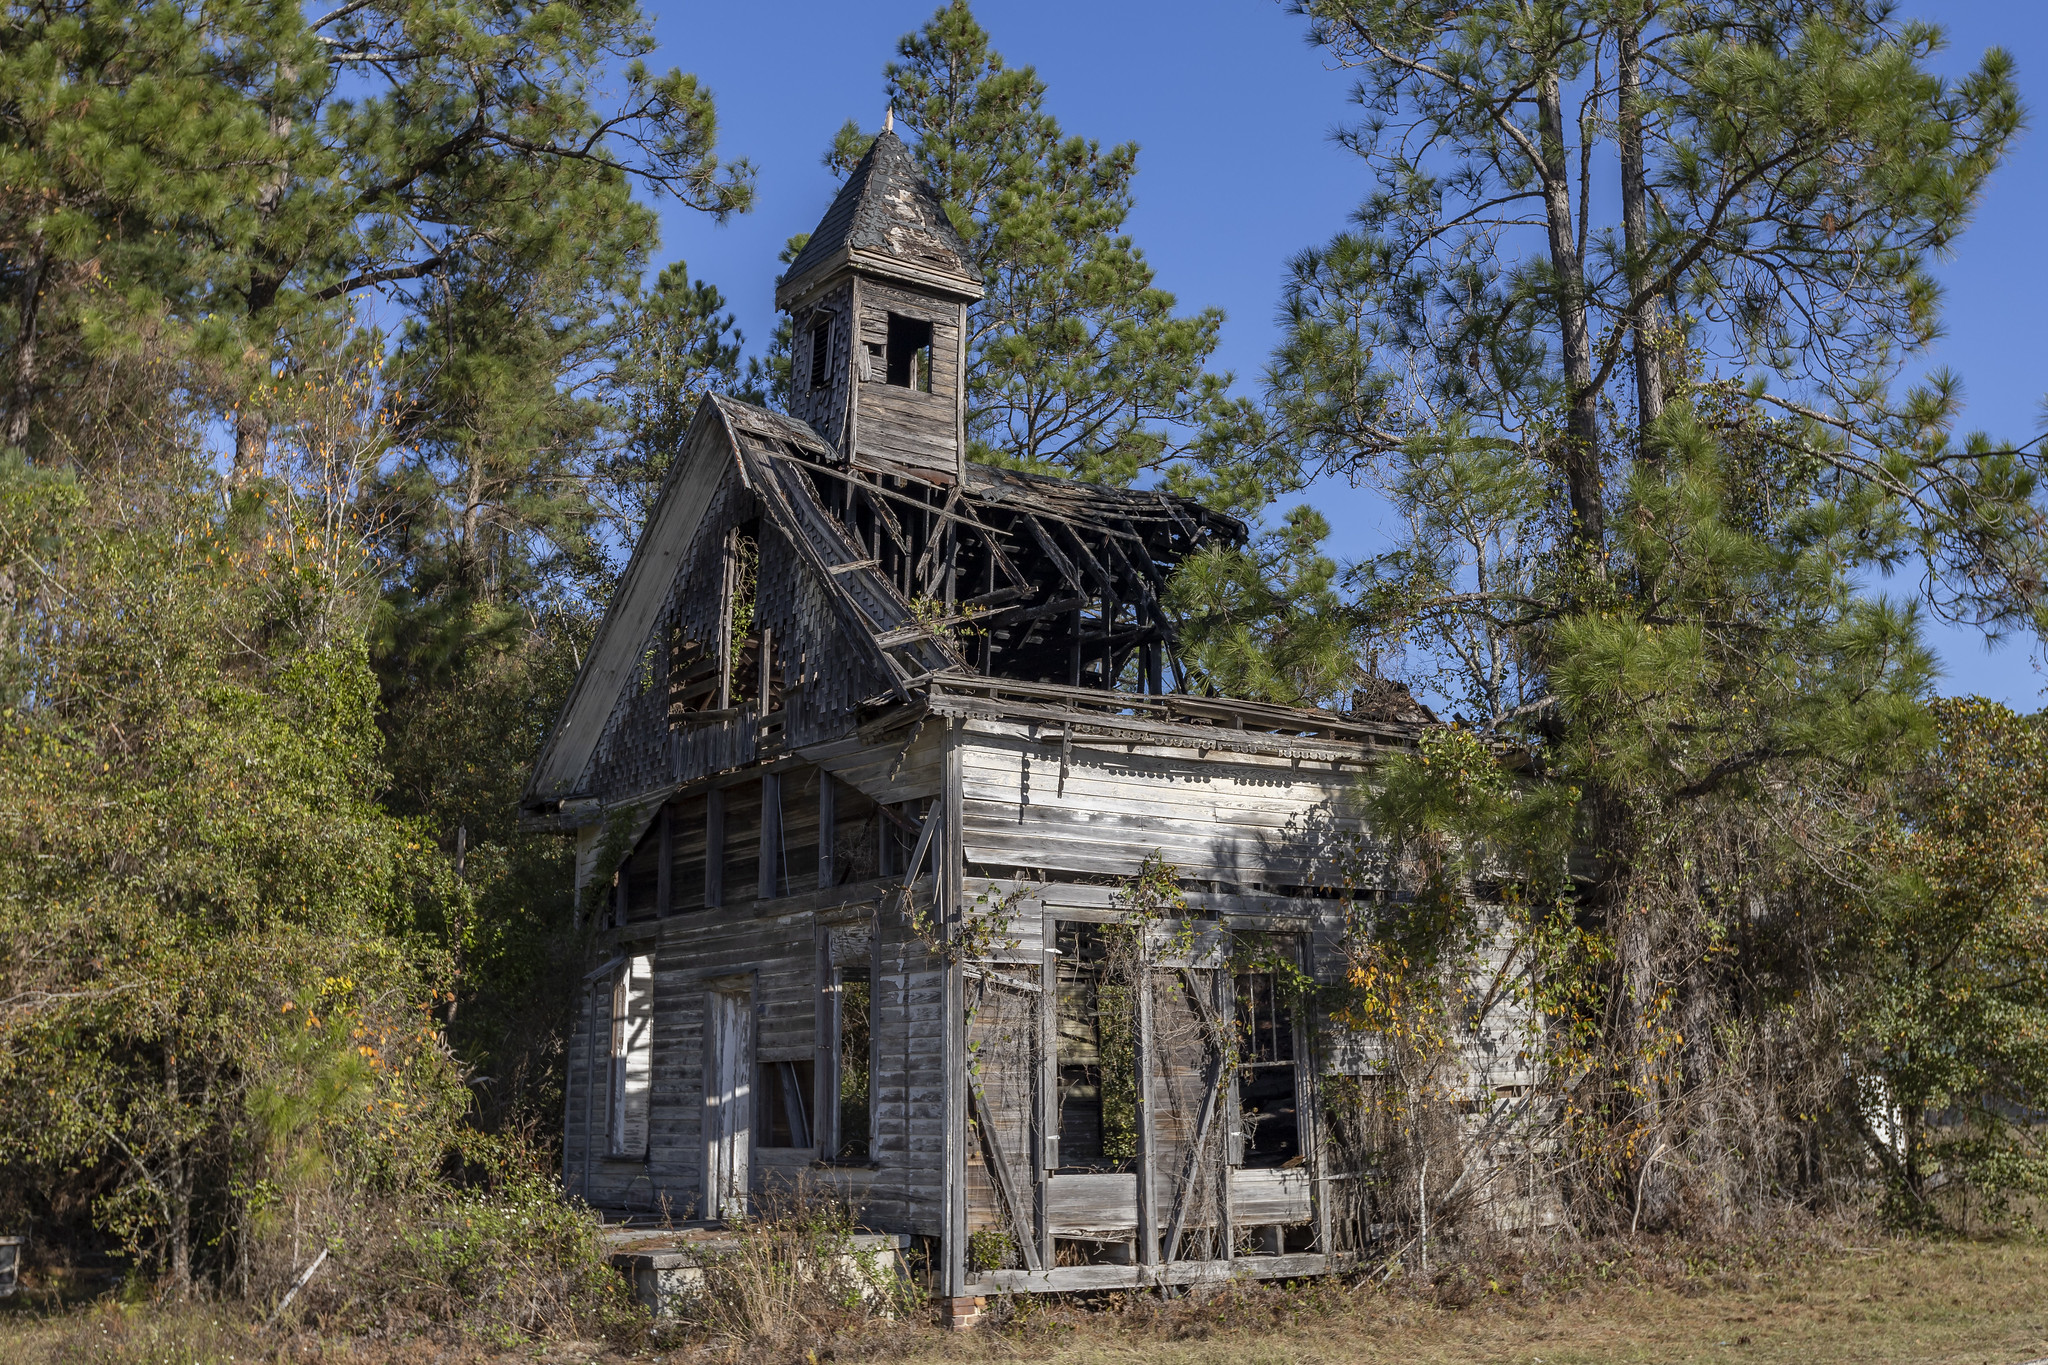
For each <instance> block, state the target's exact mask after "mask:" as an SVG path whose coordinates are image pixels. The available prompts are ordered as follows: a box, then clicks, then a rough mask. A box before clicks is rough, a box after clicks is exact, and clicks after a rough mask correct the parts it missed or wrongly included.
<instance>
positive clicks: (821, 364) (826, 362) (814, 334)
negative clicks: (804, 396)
mask: <svg viewBox="0 0 2048 1365" xmlns="http://www.w3.org/2000/svg"><path fill="white" fill-rule="evenodd" d="M811 387H812V388H814V389H829V388H831V387H832V316H831V314H829V313H822V314H820V315H819V316H818V317H817V318H816V319H814V320H813V321H812V323H811Z"/></svg>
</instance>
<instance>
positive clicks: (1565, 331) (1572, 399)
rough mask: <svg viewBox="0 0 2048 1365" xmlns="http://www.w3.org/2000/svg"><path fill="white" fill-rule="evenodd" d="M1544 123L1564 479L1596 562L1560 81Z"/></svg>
mask: <svg viewBox="0 0 2048 1365" xmlns="http://www.w3.org/2000/svg"><path fill="white" fill-rule="evenodd" d="M1537 109H1538V114H1539V116H1540V119H1541V124H1542V127H1541V133H1542V139H1543V143H1542V151H1543V164H1542V166H1541V167H1540V168H1539V171H1540V174H1541V177H1542V181H1543V213H1544V219H1545V223H1546V226H1547V227H1548V228H1549V233H1550V266H1551V270H1552V272H1553V273H1554V274H1555V276H1556V288H1557V322H1558V334H1559V342H1560V347H1561V350H1562V351H1563V359H1564V375H1565V384H1566V387H1567V392H1568V394H1569V403H1570V406H1569V409H1568V411H1567V414H1566V418H1565V451H1564V475H1565V489H1566V494H1567V496H1568V497H1569V498H1570V501H1571V509H1572V516H1573V519H1574V521H1575V523H1576V524H1575V525H1574V527H1573V533H1572V539H1573V542H1574V544H1575V545H1576V546H1577V547H1578V549H1579V551H1580V554H1581V557H1582V559H1584V560H1585V561H1587V562H1589V563H1590V562H1594V561H1597V560H1598V558H1599V556H1600V549H1601V545H1602V542H1603V541H1604V540H1605V539H1606V533H1607V516H1606V507H1605V503H1604V501H1603V499H1602V496H1601V475H1600V414H1599V408H1598V399H1599V395H1598V394H1597V393H1595V392H1594V390H1593V345H1592V336H1591V333H1590V331H1589V330H1588V327H1587V323H1586V274H1585V267H1584V263H1583V262H1582V261H1581V260H1580V259H1579V246H1578V239H1577V235H1576V232H1575V230H1574V227H1573V224H1572V197H1571V168H1570V166H1569V165H1568V164H1567V163H1566V159H1565V147H1564V111H1563V100H1562V95H1561V93H1560V90H1559V87H1558V78H1557V75H1556V73H1554V72H1553V73H1551V74H1549V75H1546V76H1545V77H1543V80H1542V84H1541V85H1540V86H1539V87H1538V91H1537Z"/></svg>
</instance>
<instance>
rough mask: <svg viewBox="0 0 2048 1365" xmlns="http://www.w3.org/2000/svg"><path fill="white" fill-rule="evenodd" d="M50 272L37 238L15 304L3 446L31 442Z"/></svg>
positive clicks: (0, 443)
mask: <svg viewBox="0 0 2048 1365" xmlns="http://www.w3.org/2000/svg"><path fill="white" fill-rule="evenodd" d="M49 274H50V254H49V252H48V251H47V250H45V249H44V247H43V243H42V239H41V238H37V239H36V245H35V251H34V256H33V259H32V263H31V264H30V266H29V268H28V269H27V270H25V271H23V272H22V277H21V296H20V300H19V302H18V303H17V304H16V308H15V333H14V364H13V370H14V373H13V375H12V376H10V379H11V382H10V384H9V385H8V397H7V427H6V430H5V431H4V432H0V446H16V447H20V446H24V445H26V444H27V442H28V424H29V413H30V411H31V410H32V409H33V408H34V406H35V387H36V379H37V377H38V357H37V354H36V326H37V322H38V319H39V318H40V317H41V314H42V307H43V287H44V285H45V284H46V283H47V282H48V279H49Z"/></svg>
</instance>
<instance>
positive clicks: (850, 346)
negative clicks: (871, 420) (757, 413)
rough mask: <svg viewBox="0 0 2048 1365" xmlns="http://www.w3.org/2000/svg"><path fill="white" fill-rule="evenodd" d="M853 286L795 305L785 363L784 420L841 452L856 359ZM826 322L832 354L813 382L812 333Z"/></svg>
mask: <svg viewBox="0 0 2048 1365" xmlns="http://www.w3.org/2000/svg"><path fill="white" fill-rule="evenodd" d="M853 292H854V285H853V281H852V280H850V279H847V280H842V281H841V282H840V283H838V284H837V285H834V286H833V287H832V288H830V289H828V290H825V291H823V292H821V293H819V294H817V295H816V296H815V297H813V298H809V299H804V300H801V301H800V302H798V304H797V306H796V308H795V309H794V311H793V313H792V317H793V318H794V320H795V325H796V330H795V335H794V338H793V344H794V352H793V354H792V355H791V357H790V360H791V367H792V369H791V374H790V395H789V399H790V401H789V414H790V416H792V417H794V418H796V419H797V420H798V421H801V422H804V423H807V424H808V425H809V426H810V428H811V430H813V431H815V432H817V433H818V436H819V438H820V439H822V440H823V441H824V442H825V444H827V445H829V446H831V447H832V448H833V449H835V450H839V451H842V452H843V451H844V450H845V449H846V436H847V420H848V415H849V413H850V411H851V405H852V401H853V386H854V383H855V377H856V376H857V375H858V374H859V373H860V371H859V368H858V367H859V362H860V357H859V356H858V355H856V354H855V351H854V319H853ZM821 317H822V318H824V319H826V320H827V322H828V325H829V329H830V330H829V331H828V333H827V335H828V336H829V337H830V338H831V354H830V355H828V356H827V357H826V373H825V376H824V377H825V382H824V383H823V384H819V383H817V382H816V380H815V378H814V376H813V374H812V371H811V363H812V355H811V328H812V326H813V325H814V323H815V322H816V321H817V320H818V319H819V318H821Z"/></svg>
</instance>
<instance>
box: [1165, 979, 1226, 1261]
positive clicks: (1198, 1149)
mask: <svg viewBox="0 0 2048 1365" xmlns="http://www.w3.org/2000/svg"><path fill="white" fill-rule="evenodd" d="M1179 974H1180V979H1181V983H1182V984H1183V985H1184V986H1185V987H1186V989H1187V993H1188V997H1189V999H1191V1000H1193V1001H1194V1002H1195V1009H1196V1011H1197V1012H1199V1013H1200V1014H1201V1016H1202V1022H1203V1023H1204V1024H1205V1025H1207V1026H1208V1028H1209V1034H1210V1037H1211V1039H1212V1040H1213V1041H1214V1042H1215V1044H1216V1055H1215V1056H1214V1057H1213V1058H1212V1059H1211V1060H1210V1062H1209V1074H1208V1076H1207V1077H1206V1078H1205V1081H1204V1085H1203V1089H1202V1114H1201V1117H1200V1118H1199V1119H1197V1120H1196V1121H1195V1138H1194V1141H1193V1142H1191V1143H1189V1144H1188V1155H1187V1160H1186V1161H1185V1162H1184V1163H1183V1164H1182V1167H1181V1173H1180V1186H1179V1188H1178V1189H1176V1190H1175V1192H1174V1196H1173V1215H1172V1217H1170V1218H1169V1219H1168V1220H1167V1224H1166V1246H1165V1250H1164V1251H1163V1252H1162V1254H1161V1258H1162V1259H1163V1260H1165V1261H1167V1262H1169V1263H1171V1262H1172V1261H1174V1260H1177V1259H1178V1258H1179V1255H1180V1234H1181V1228H1182V1226H1183V1225H1184V1224H1185V1223H1186V1221H1187V1216H1188V1198H1189V1196H1190V1195H1191V1194H1193V1192H1194V1188H1195V1185H1196V1184H1197V1183H1198V1182H1199V1181H1200V1179H1201V1176H1202V1164H1203V1159H1204V1157H1205V1156H1206V1155H1207V1153H1208V1149H1209V1129H1210V1128H1211V1127H1213V1126H1214V1124H1215V1122H1216V1102H1217V1099H1218V1097H1220V1096H1221V1095H1222V1093H1223V1061H1224V1048H1223V1039H1222V1038H1221V1036H1220V1035H1219V1034H1218V1032H1217V1026H1216V1015H1215V1012H1214V1011H1213V1010H1211V1009H1210V1008H1209V1002H1208V1001H1207V1000H1205V999H1203V997H1202V992H1201V990H1200V989H1199V988H1198V986H1197V984H1196V982H1195V978H1194V975H1193V973H1191V972H1190V971H1189V970H1188V969H1187V968H1186V967H1182V968H1181V969H1180V973H1179ZM1230 1235H1231V1234H1230V1232H1229V1231H1228V1230H1227V1229H1226V1230H1225V1232H1224V1236H1226V1237H1228V1236H1230Z"/></svg>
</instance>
